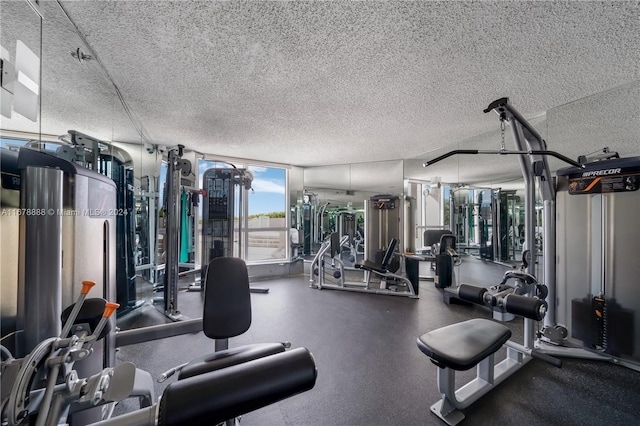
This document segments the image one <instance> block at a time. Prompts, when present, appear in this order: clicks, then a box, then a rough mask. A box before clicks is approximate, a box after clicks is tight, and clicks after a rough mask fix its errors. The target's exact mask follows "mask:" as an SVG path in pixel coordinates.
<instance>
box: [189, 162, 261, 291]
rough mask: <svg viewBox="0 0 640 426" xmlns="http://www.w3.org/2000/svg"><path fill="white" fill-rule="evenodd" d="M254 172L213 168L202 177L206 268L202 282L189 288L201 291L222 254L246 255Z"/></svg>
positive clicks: (202, 275) (203, 257)
mask: <svg viewBox="0 0 640 426" xmlns="http://www.w3.org/2000/svg"><path fill="white" fill-rule="evenodd" d="M252 183H253V174H252V173H251V172H250V171H249V170H247V169H242V168H236V167H227V168H211V169H208V170H206V171H205V172H204V174H203V176H202V193H203V206H202V259H201V262H202V269H201V276H200V285H199V286H195V285H194V286H191V287H190V288H189V290H192V291H201V290H202V289H203V286H204V283H205V281H206V274H207V268H206V265H208V264H209V263H210V262H211V261H212V260H213V259H216V258H218V257H239V258H244V252H243V250H244V247H243V244H242V242H243V238H244V235H243V225H244V222H245V217H246V215H245V211H244V205H245V202H244V200H246V198H247V192H248V191H249V190H250V189H251V185H252ZM251 292H252V293H268V292H269V289H268V288H256V287H252V288H251Z"/></svg>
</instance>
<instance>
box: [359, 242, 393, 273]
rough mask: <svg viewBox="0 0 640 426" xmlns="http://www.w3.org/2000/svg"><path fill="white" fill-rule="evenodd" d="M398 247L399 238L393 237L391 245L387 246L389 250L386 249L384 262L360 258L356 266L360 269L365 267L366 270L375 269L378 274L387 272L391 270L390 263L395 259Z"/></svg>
mask: <svg viewBox="0 0 640 426" xmlns="http://www.w3.org/2000/svg"><path fill="white" fill-rule="evenodd" d="M397 247H398V240H397V239H395V238H392V239H391V241H390V242H389V247H387V251H385V253H384V256H383V257H382V262H380V263H377V262H372V261H370V260H360V261H358V262H356V264H355V267H356V268H358V269H363V270H365V271H373V272H376V273H378V274H386V273H387V272H389V264H390V263H391V260H392V259H393V255H394V253H395V251H396V248H397Z"/></svg>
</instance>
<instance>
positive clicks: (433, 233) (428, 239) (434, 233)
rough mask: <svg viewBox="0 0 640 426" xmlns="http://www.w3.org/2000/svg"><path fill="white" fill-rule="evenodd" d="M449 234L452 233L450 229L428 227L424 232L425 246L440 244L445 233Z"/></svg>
mask: <svg viewBox="0 0 640 426" xmlns="http://www.w3.org/2000/svg"><path fill="white" fill-rule="evenodd" d="M449 234H452V232H451V231H449V230H448V229H427V230H426V231H424V234H422V244H423V245H424V246H425V247H431V246H432V245H434V244H438V243H439V242H440V238H442V236H443V235H449Z"/></svg>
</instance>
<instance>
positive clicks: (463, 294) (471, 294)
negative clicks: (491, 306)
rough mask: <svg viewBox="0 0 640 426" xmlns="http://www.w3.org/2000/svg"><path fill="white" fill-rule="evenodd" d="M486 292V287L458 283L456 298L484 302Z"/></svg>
mask: <svg viewBox="0 0 640 426" xmlns="http://www.w3.org/2000/svg"><path fill="white" fill-rule="evenodd" d="M486 292H487V289H486V288H483V287H476V286H474V285H469V284H460V286H459V287H458V298H460V299H462V300H466V301H468V302H473V303H479V304H483V303H484V294H485V293H486Z"/></svg>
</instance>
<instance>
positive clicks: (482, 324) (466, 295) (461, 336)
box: [417, 284, 561, 425]
mask: <svg viewBox="0 0 640 426" xmlns="http://www.w3.org/2000/svg"><path fill="white" fill-rule="evenodd" d="M457 297H458V298H460V299H462V300H467V301H469V302H473V303H480V304H486V305H489V306H492V307H501V308H503V309H505V310H506V311H507V312H512V313H514V314H518V315H522V316H524V317H525V342H524V345H520V344H518V343H515V342H512V341H510V340H509V338H510V337H511V330H510V329H509V328H508V327H506V326H504V325H503V324H500V323H498V322H495V321H493V320H489V319H483V318H475V319H471V320H468V321H464V322H460V323H457V324H453V325H448V326H445V327H441V328H438V329H436V330H433V331H430V332H428V333H426V334H423V335H422V336H420V337H418V339H417V344H418V349H420V351H422V353H424V354H425V355H427V356H428V357H429V358H431V362H433V363H434V364H435V365H437V366H438V367H439V368H438V391H439V392H440V395H441V396H442V399H440V400H439V401H438V402H436V403H435V404H433V405H432V406H431V411H432V412H433V413H434V414H435V415H436V416H438V417H440V418H441V419H442V420H443V421H444V422H445V423H447V424H448V425H456V424H458V423H459V422H461V421H462V420H463V419H464V414H463V413H462V412H461V411H460V410H462V409H464V408H467V407H469V406H470V405H471V404H473V403H474V402H475V401H477V400H478V399H479V398H481V397H482V396H484V395H485V394H486V393H488V392H489V391H490V390H492V389H493V388H494V387H495V386H497V385H498V384H500V383H502V382H503V381H504V380H506V379H507V378H508V377H509V376H511V375H512V374H513V373H515V372H516V371H517V370H519V369H520V368H521V367H522V366H523V365H525V364H526V363H528V362H529V361H530V360H531V359H532V358H538V359H542V360H543V361H546V362H549V363H550V364H552V365H555V366H556V367H559V366H560V365H561V363H560V361H559V360H558V359H556V358H553V357H551V356H549V355H546V354H544V353H541V352H539V351H537V350H536V349H533V342H532V339H531V338H530V337H528V334H530V333H529V332H530V331H531V330H532V328H533V327H532V323H533V320H536V321H540V320H542V319H543V318H544V315H545V313H546V309H547V304H546V302H545V301H544V300H543V299H538V298H537V297H528V296H522V295H518V294H514V293H509V294H506V295H500V296H495V295H491V294H489V293H488V291H487V289H485V288H480V287H475V286H470V285H467V284H461V285H460V286H459V287H458V295H457ZM527 323H528V324H527ZM503 345H504V346H506V347H507V355H506V358H505V359H504V360H502V361H500V362H499V363H498V364H495V363H494V355H495V353H496V352H497V351H498V350H499V349H500V348H501V347H502V346H503ZM475 366H477V373H476V378H475V379H473V380H471V381H470V382H469V383H467V384H465V385H463V386H461V387H460V388H459V389H456V387H455V374H456V373H455V372H456V371H465V370H469V369H470V368H472V367H475Z"/></svg>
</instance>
